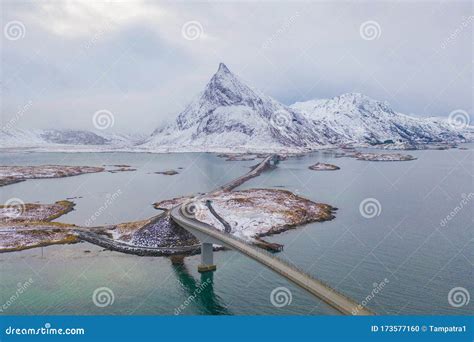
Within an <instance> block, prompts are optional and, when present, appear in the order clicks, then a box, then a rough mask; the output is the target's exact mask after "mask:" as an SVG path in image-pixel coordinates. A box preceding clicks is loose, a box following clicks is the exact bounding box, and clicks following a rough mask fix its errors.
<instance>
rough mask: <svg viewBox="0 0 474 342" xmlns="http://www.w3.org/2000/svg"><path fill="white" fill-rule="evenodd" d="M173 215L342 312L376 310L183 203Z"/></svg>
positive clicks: (365, 312)
mask: <svg viewBox="0 0 474 342" xmlns="http://www.w3.org/2000/svg"><path fill="white" fill-rule="evenodd" d="M171 217H172V218H173V220H174V221H175V222H176V223H178V224H179V225H180V226H181V227H183V228H184V229H186V230H188V231H190V232H191V233H192V232H193V231H194V232H197V233H199V234H201V235H202V234H204V235H206V236H209V237H211V238H212V239H214V240H217V241H220V242H221V243H222V245H224V246H228V247H230V248H232V249H234V250H236V251H238V252H240V253H242V254H244V255H246V256H248V257H250V258H252V259H254V260H256V261H258V262H259V263H261V264H263V265H264V266H266V267H268V268H270V269H271V270H273V271H275V272H277V273H278V274H280V275H282V276H284V277H285V278H287V279H288V280H290V281H291V282H293V283H295V284H296V285H298V286H300V287H301V288H303V289H305V290H306V291H308V292H309V293H311V294H312V295H314V296H316V297H318V298H319V299H321V300H322V301H324V302H325V303H327V304H329V305H330V306H332V307H333V308H335V309H336V310H338V311H339V312H341V313H343V314H346V315H373V313H372V312H371V311H370V310H368V309H366V308H364V307H361V306H359V304H358V303H356V302H355V301H353V300H352V299H350V298H349V297H347V296H345V295H343V294H341V293H339V292H337V291H336V290H335V289H333V288H331V287H330V286H328V285H326V284H324V283H323V282H321V281H319V280H317V279H315V278H313V277H312V276H311V275H309V274H307V273H305V272H303V271H302V270H300V269H298V268H297V267H296V266H294V265H291V264H290V263H288V262H286V261H284V260H282V259H280V258H278V257H276V256H274V255H272V254H270V253H268V252H267V251H265V250H263V249H261V248H258V247H256V246H252V245H249V244H248V243H247V242H246V241H244V240H241V239H239V238H237V237H235V236H233V235H230V234H227V233H224V232H222V231H220V230H217V229H215V228H214V227H212V226H210V225H208V224H206V223H203V222H201V221H198V220H196V219H195V218H194V217H191V216H189V215H187V214H186V213H185V212H184V211H183V210H182V209H181V206H177V207H175V208H173V209H172V210H171Z"/></svg>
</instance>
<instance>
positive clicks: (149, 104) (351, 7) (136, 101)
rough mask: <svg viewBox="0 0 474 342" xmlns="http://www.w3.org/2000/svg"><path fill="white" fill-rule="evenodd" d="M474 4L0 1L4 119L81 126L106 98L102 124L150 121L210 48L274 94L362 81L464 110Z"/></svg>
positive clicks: (289, 98) (376, 90)
mask: <svg viewBox="0 0 474 342" xmlns="http://www.w3.org/2000/svg"><path fill="white" fill-rule="evenodd" d="M472 15H473V10H472V2H471V1H457V2H456V1H443V2H438V1H436V2H428V1H415V2H405V1H401V2H381V1H378V2H364V3H359V2H334V1H332V2H312V3H311V2H309V3H308V2H306V3H303V2H301V3H289V2H278V3H269V2H266V3H263V2H258V3H249V2H245V3H215V2H213V3H197V2H192V3H190V2H187V3H171V2H158V1H122V2H98V1H71V2H70V1H61V2H59V1H57V2H56V1H46V2H35V3H32V2H18V1H2V33H3V34H2V39H1V43H2V46H1V51H2V70H1V71H2V75H1V85H0V86H1V94H2V121H3V123H5V122H7V121H9V120H11V119H12V118H14V117H17V118H18V119H17V120H15V125H16V126H17V127H19V128H54V127H57V128H81V129H93V128H94V127H93V125H92V116H93V114H94V113H95V112H96V111H98V110H101V109H107V110H109V111H111V112H112V113H113V115H114V118H115V124H114V126H113V130H116V131H128V132H133V131H142V132H147V133H148V132H151V131H152V130H153V129H154V128H155V127H156V126H158V125H161V124H163V122H164V121H165V120H170V119H172V118H174V117H175V116H176V115H177V114H178V113H179V111H181V110H182V109H183V108H184V106H185V105H186V104H187V103H188V102H189V101H190V100H191V99H192V98H193V97H194V96H196V95H197V94H198V93H199V92H200V91H201V90H202V89H203V87H204V86H205V84H206V83H207V81H208V80H209V78H210V77H211V76H212V74H213V73H214V72H215V71H216V70H217V67H218V63H219V62H224V63H226V64H227V66H228V67H229V68H230V69H231V70H232V71H233V72H234V73H236V74H238V75H239V76H240V77H241V78H243V79H244V80H246V81H247V83H248V84H249V85H251V86H253V87H255V88H257V89H259V90H261V91H263V92H264V93H266V94H268V95H270V96H272V97H274V98H275V99H277V100H279V101H281V102H283V103H285V104H291V103H294V102H296V101H305V100H309V99H313V98H326V97H333V96H337V95H340V94H342V93H345V92H361V93H364V94H366V95H369V96H371V97H373V98H375V99H379V100H384V101H388V102H389V103H390V104H391V105H392V107H393V108H394V109H395V110H397V111H400V112H403V113H407V114H416V115H420V116H431V115H436V116H447V115H448V114H449V113H450V112H451V111H453V110H457V109H462V110H465V111H467V112H468V113H470V114H471V115H472V92H473V88H472V63H473V57H472V47H473V33H472V28H473V21H474V20H473V16H472ZM368 21H369V22H370V23H369V24H367V25H368V28H367V31H363V32H362V33H361V30H360V29H361V25H362V24H363V23H366V22H368ZM15 22H17V23H16V25H17V27H14V24H15ZM189 22H193V23H192V24H189V25H190V26H189V25H188V28H189V31H186V30H184V31H185V32H184V33H183V25H185V24H186V23H189ZM12 26H13V27H12ZM201 27H202V31H201ZM12 28H19V31H20V32H19V33H20V34H19V36H18V31H17V32H15V31H14V30H12ZM371 28H372V29H373V30H372V31H371V30H370V29H371ZM193 29H196V31H193ZM194 34H197V39H194V40H193V38H195V37H196V36H194ZM25 106H27V107H25ZM19 111H20V114H19ZM471 122H472V120H471Z"/></svg>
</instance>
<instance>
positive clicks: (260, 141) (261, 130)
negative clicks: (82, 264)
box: [0, 63, 474, 152]
mask: <svg viewBox="0 0 474 342" xmlns="http://www.w3.org/2000/svg"><path fill="white" fill-rule="evenodd" d="M473 132H474V127H472V126H469V127H467V129H460V128H458V127H457V125H452V124H450V122H449V121H448V120H447V119H445V118H419V117H413V116H408V115H405V114H401V113H398V112H396V111H394V110H393V109H392V108H390V106H389V105H388V104H387V103H385V102H380V101H376V100H373V99H371V98H369V97H367V96H364V95H362V94H357V93H349V94H343V95H341V96H337V97H334V98H332V99H323V100H311V101H307V102H297V103H295V104H293V105H291V106H286V105H283V104H281V103H279V102H278V101H276V100H274V99H273V98H271V97H269V96H266V95H264V94H262V93H261V92H259V91H257V90H255V89H252V88H250V87H249V86H247V85H246V84H245V83H244V82H243V81H242V80H240V79H239V78H238V77H237V76H236V75H234V74H233V73H232V72H231V71H230V70H229V69H228V68H227V67H226V66H225V65H224V64H222V63H221V64H220V65H219V68H218V70H217V72H216V73H215V74H214V75H213V76H212V78H211V80H210V81H209V83H208V84H207V85H206V87H205V89H204V91H203V92H201V93H200V94H199V95H198V96H197V97H196V98H195V99H194V100H193V101H192V102H191V103H190V104H189V105H188V106H187V107H186V108H185V110H184V111H183V112H181V113H180V114H179V115H178V117H177V118H176V120H175V121H174V122H172V123H171V124H168V125H165V126H164V127H162V128H159V129H156V130H155V131H154V132H153V134H152V135H151V136H146V137H145V136H143V135H120V134H112V133H108V132H104V131H97V132H91V131H83V130H58V129H54V130H29V131H28V130H19V129H11V130H0V147H6V148H35V149H37V150H38V149H39V150H54V151H68V150H71V151H107V150H127V151H138V152H139V151H150V152H167V151H170V152H173V151H209V152H220V151H222V152H245V151H252V152H265V151H285V150H286V151H302V150H308V149H316V148H321V147H326V146H328V147H330V146H338V145H343V144H353V145H361V146H369V145H379V144H385V145H384V147H386V148H406V147H413V146H415V145H420V144H421V145H422V144H429V143H440V142H445V143H459V142H465V141H472V140H473V137H474V134H473Z"/></svg>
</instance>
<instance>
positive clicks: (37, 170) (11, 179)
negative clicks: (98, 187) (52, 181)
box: [0, 165, 105, 186]
mask: <svg viewBox="0 0 474 342" xmlns="http://www.w3.org/2000/svg"><path fill="white" fill-rule="evenodd" d="M104 170H105V169H104V168H103V167H93V166H66V165H36V166H0V186H4V185H8V184H13V183H18V182H22V181H25V180H27V179H40V178H61V177H70V176H77V175H82V174H85V173H95V172H102V171H104Z"/></svg>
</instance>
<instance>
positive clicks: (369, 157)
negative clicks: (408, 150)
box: [351, 152, 416, 161]
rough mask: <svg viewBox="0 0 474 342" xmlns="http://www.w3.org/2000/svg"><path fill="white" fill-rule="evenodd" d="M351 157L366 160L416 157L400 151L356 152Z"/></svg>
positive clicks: (394, 159) (405, 159)
mask: <svg viewBox="0 0 474 342" xmlns="http://www.w3.org/2000/svg"><path fill="white" fill-rule="evenodd" d="M351 157H353V158H356V159H357V160H366V161H409V160H415V159H416V158H415V157H413V156H412V155H409V154H401V153H382V154H379V153H360V152H358V153H356V154H354V155H352V156H351Z"/></svg>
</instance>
